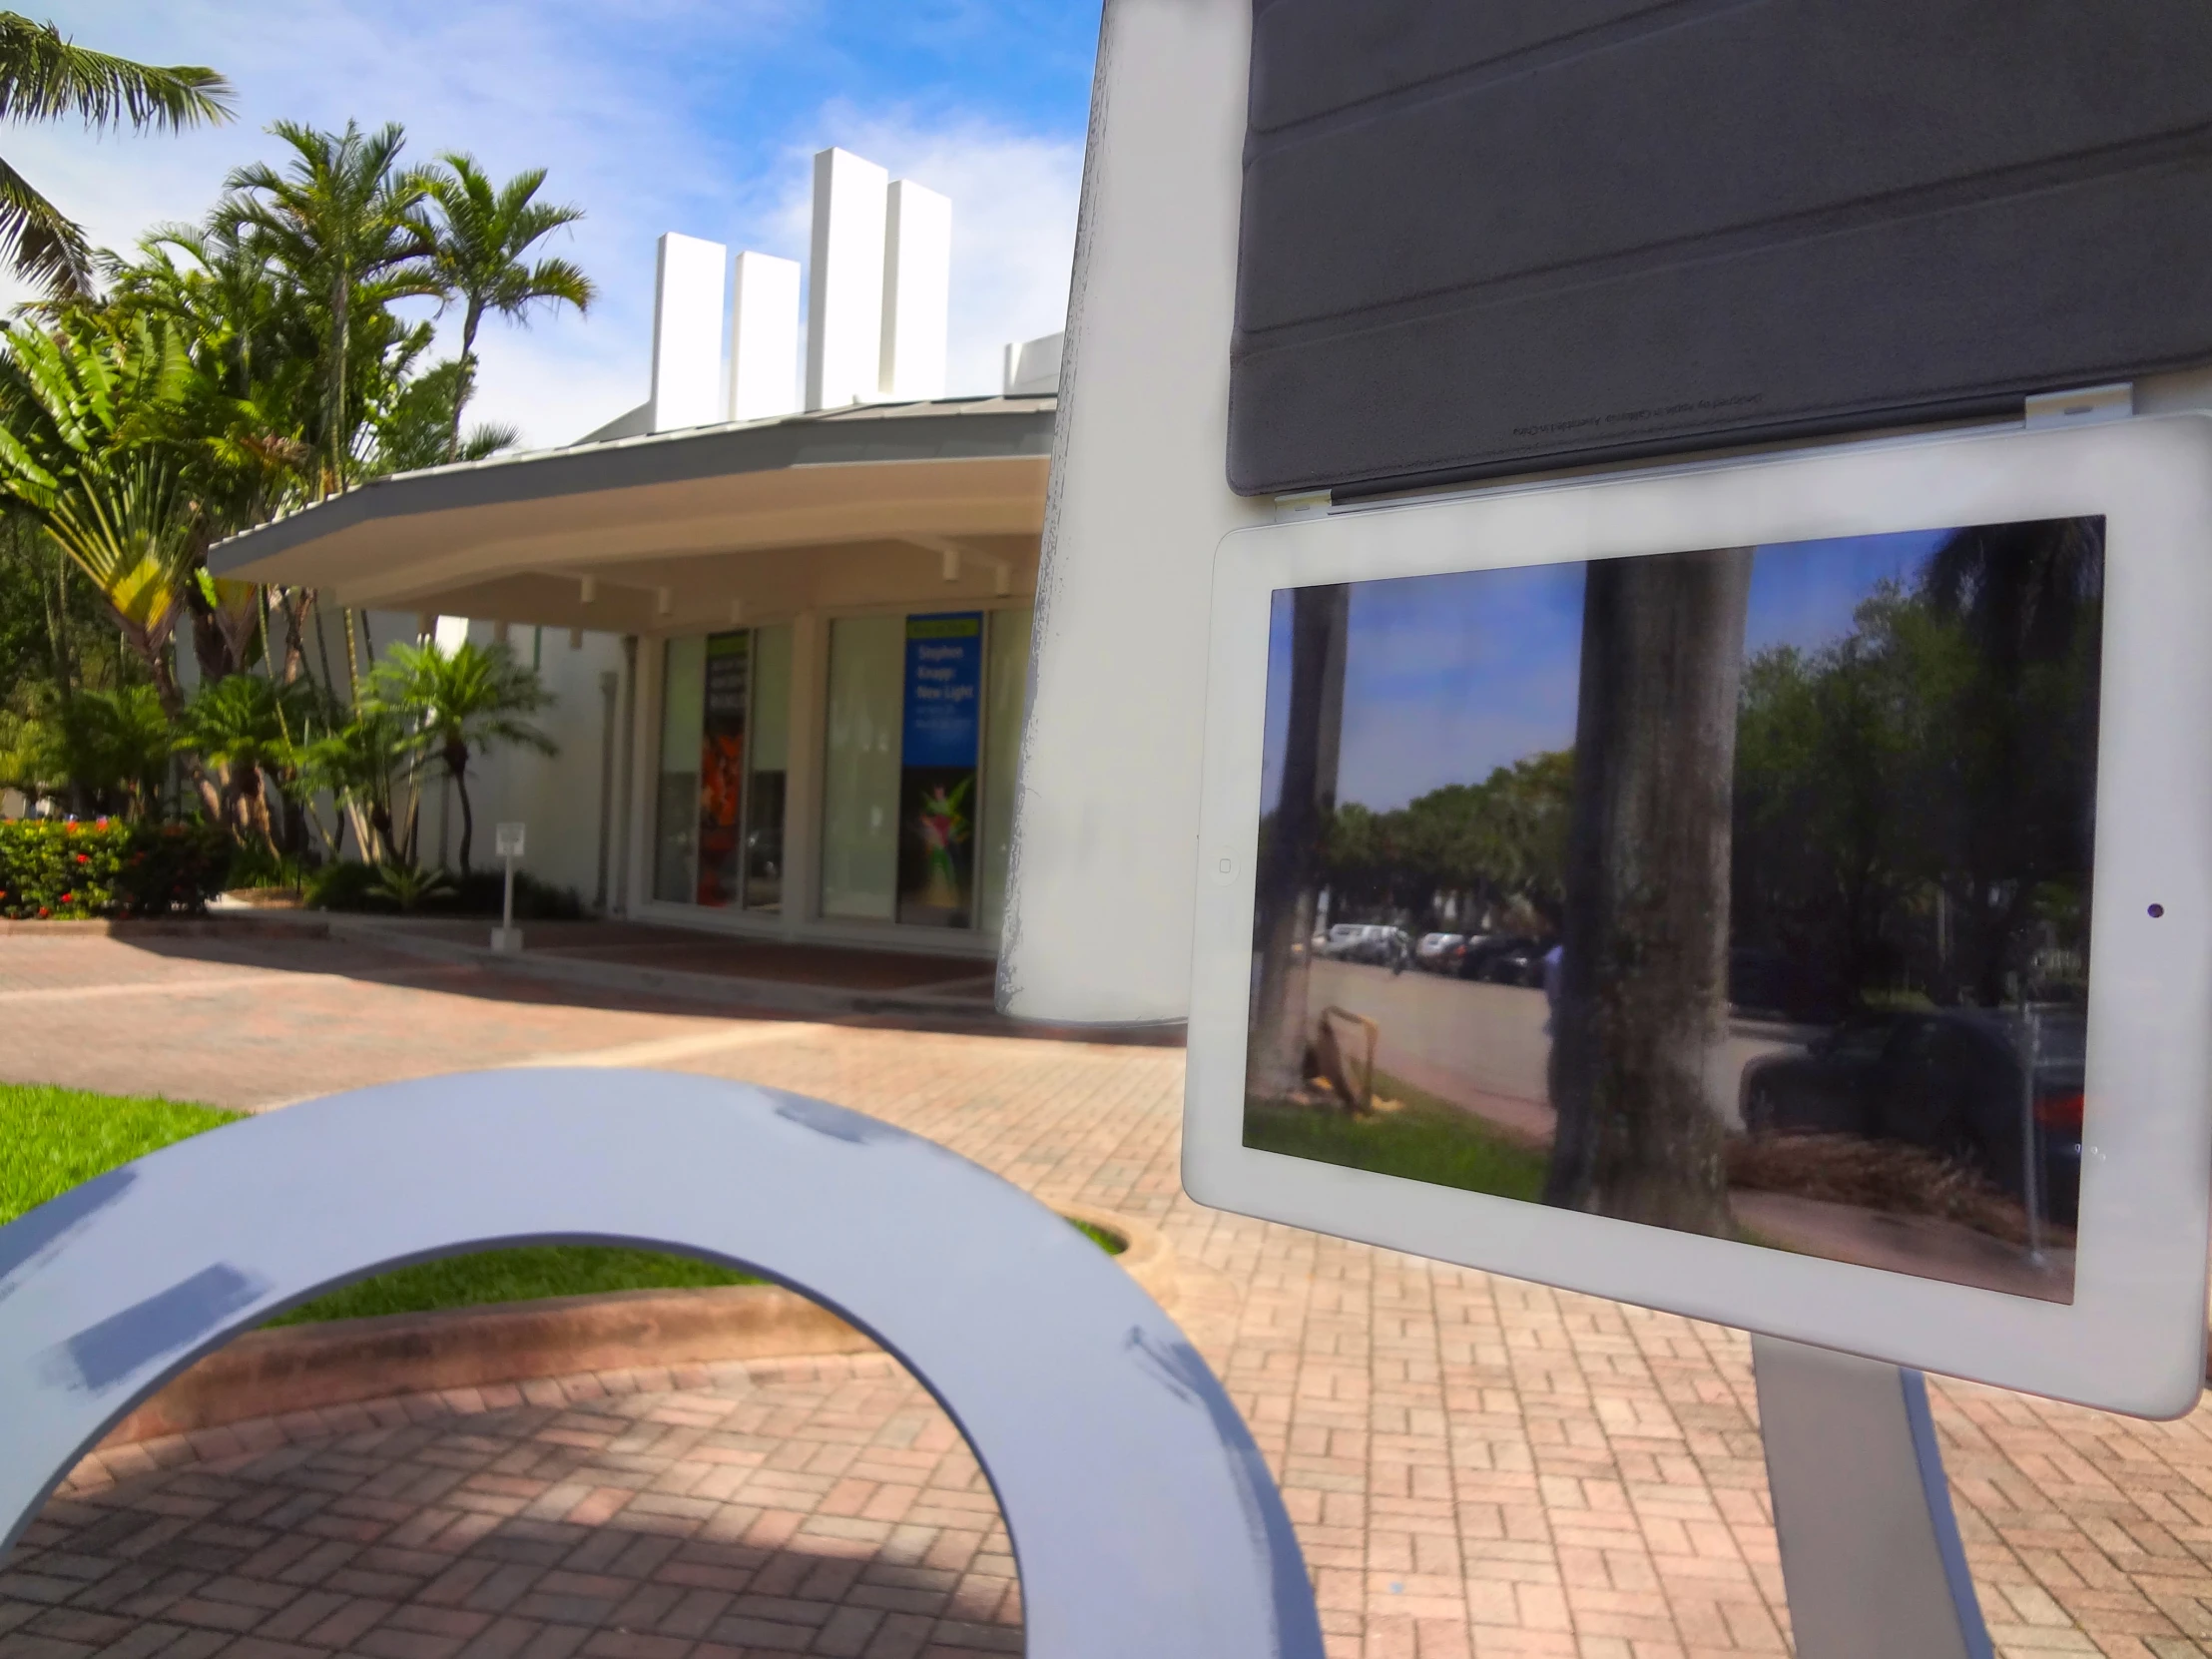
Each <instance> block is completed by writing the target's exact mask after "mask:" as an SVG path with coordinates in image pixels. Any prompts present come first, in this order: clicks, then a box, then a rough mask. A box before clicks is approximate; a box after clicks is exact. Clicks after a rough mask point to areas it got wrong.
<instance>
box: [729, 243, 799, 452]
mask: <svg viewBox="0 0 2212 1659" xmlns="http://www.w3.org/2000/svg"><path fill="white" fill-rule="evenodd" d="M798 409H799V262H798V261H797V260H779V259H777V258H776V257H775V256H774V255H771V254H752V253H747V254H740V255H739V256H738V260H737V275H736V279H735V280H734V281H733V282H732V283H731V287H730V418H731V419H732V420H767V419H769V418H771V417H772V416H775V415H788V414H794V413H796V412H798Z"/></svg>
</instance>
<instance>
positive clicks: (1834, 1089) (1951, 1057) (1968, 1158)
mask: <svg viewBox="0 0 2212 1659" xmlns="http://www.w3.org/2000/svg"><path fill="white" fill-rule="evenodd" d="M2032 1033H2033V1042H2034V1053H2035V1058H2034V1065H2033V1079H2032V1085H2031V1086H2030V1083H2029V1079H2028V1077H2027V1075H2026V1073H2027V1066H2026V1063H2025V1061H2024V1059H2023V1050H2024V1048H2025V1046H2026V1042H2027V1040H2028V1036H2029V1027H2028V1026H2027V1025H2026V1023H2025V1022H2023V1021H2022V1019H2021V1018H2020V1016H2019V1015H2017V1014H2014V1013H2011V1012H2009V1011H2002V1010H1996V1009H1982V1008H1931V1009H1925V1010H1921V1009H1916V1010H1908V1011H1902V1012H1894V1013H1875V1014H1866V1015H1861V1016H1858V1017H1855V1018H1853V1019H1850V1020H1847V1021H1845V1022H1844V1023H1843V1024H1842V1025H1839V1026H1838V1027H1836V1028H1835V1029H1834V1030H1833V1031H1831V1032H1829V1033H1828V1034H1827V1035H1826V1036H1824V1037H1822V1038H1820V1039H1819V1040H1818V1041H1817V1042H1814V1043H1813V1044H1811V1045H1810V1046H1809V1047H1807V1049H1806V1050H1805V1052H1803V1053H1802V1054H1781V1055H1775V1056H1772V1057H1770V1058H1767V1059H1762V1060H1755V1061H1753V1062H1752V1063H1751V1064H1750V1065H1749V1066H1747V1067H1745V1068H1744V1081H1743V1097H1742V1100H1743V1114H1744V1127H1745V1128H1746V1129H1747V1130H1748V1131H1750V1132H1751V1133H1752V1134H1755V1135H1757V1134H1792V1133H1796V1134H1813V1133H1826V1134H1843V1135H1861V1136H1867V1137H1870V1138H1875V1139H1881V1140H1892V1141H1903V1142H1906V1143H1908V1144H1910V1145H1913V1146H1919V1147H1925V1148H1927V1149H1929V1150H1930V1151H1933V1152H1937V1153H1940V1154H1942V1155H1944V1156H1945V1157H1949V1158H1953V1159H1956V1160H1958V1161H1959V1162H1961V1163H1964V1164H1967V1165H1969V1166H1970V1167H1972V1168H1974V1169H1976V1170H1978V1171H1979V1172H1980V1173H1981V1174H1982V1175H1984V1176H1985V1177H1987V1178H1988V1180H1989V1181H1990V1182H1991V1183H1992V1184H1994V1185H1995V1186H1996V1187H1998V1188H1999V1189H2000V1190H2002V1191H2004V1192H2006V1193H2009V1194H2010V1195H2011V1196H2012V1197H2013V1198H2015V1199H2023V1200H2024V1194H2025V1189H2026V1185H2027V1173H2028V1159H2029V1157H2030V1156H2032V1158H2033V1160H2034V1167H2035V1170H2036V1184H2037V1188H2038V1191H2037V1195H2036V1196H2037V1198H2038V1200H2039V1208H2040V1210H2041V1213H2042V1215H2043V1216H2044V1217H2045V1218H2046V1219H2048V1220H2050V1221H2055V1222H2059V1223H2062V1224H2064V1225H2068V1226H2070V1225H2072V1223H2073V1220H2074V1212H2075V1208H2076V1205H2077V1203H2078V1200H2079V1193H2080V1190H2081V1135H2082V1128H2081V1123H2082V1075H2083V1061H2084V1056H2085V1052H2086V1051H2085V1041H2086V1035H2087V1022H2086V1019H2085V1016H2084V1015H2083V1014H2082V1012H2081V1011H2080V1010H2079V1009H2075V1008H2065V1009H2057V1010H2046V1011H2043V1012H2040V1013H2038V1014H2037V1015H2036V1017H2035V1019H2034V1021H2033V1026H2032ZM2030 1135H2032V1137H2033V1141H2032V1147H2030V1145H2029V1143H2028V1140H2027V1137H2028V1136H2030Z"/></svg>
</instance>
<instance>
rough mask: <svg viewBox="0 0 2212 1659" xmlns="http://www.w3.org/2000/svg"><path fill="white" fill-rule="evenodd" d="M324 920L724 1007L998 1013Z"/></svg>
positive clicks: (334, 927)
mask: <svg viewBox="0 0 2212 1659" xmlns="http://www.w3.org/2000/svg"><path fill="white" fill-rule="evenodd" d="M311 925H313V924H312V923H305V922H278V923H276V926H277V927H286V926H290V927H304V926H311ZM324 925H325V926H326V927H327V929H328V932H327V935H326V936H328V937H330V938H333V939H345V940H348V941H350V942H352V943H354V944H368V945H374V946H376V947H378V948H379V949H383V950H391V951H397V952H399V953H400V954H402V955H408V956H418V957H423V958H425V959H427V960H430V961H438V962H452V963H456V964H462V965H466V966H470V967H482V968H489V969H495V970H500V971H505V972H509V973H519V974H526V975H528V976H529V977H531V978H534V979H546V980H551V981H553V982H555V983H557V984H567V985H580V986H584V987H587V988H589V989H591V990H600V991H617V992H629V993H632V994H652V995H658V996H668V997H678V998H681V999H682V1000H684V1001H687V1002H703V1003H708V1004H711V1005H715V1006H720V1007H729V1008H743V1009H749V1010H757V1009H765V1010H769V1011H773V1012H779V1013H795V1014H935V1015H937V1016H939V1017H944V1016H947V1015H951V1016H964V1017H967V1018H971V1019H996V1018H997V1017H998V1015H997V1012H996V1010H995V1009H993V1008H992V1007H991V1005H990V1004H989V1003H988V1002H981V1003H977V1002H972V1001H966V1000H955V999H953V998H950V997H946V996H943V995H941V994H938V995H933V994H932V993H930V992H927V991H847V990H839V989H837V988H836V987H835V986H832V985H805V984H796V983H794V982H792V981H790V980H784V979H741V978H737V977H734V976H732V975H729V974H722V973H691V972H687V971H686V970H684V969H682V968H648V967H637V966H634V965H631V964H629V963H621V962H592V961H579V960H577V959H575V958H572V957H564V956H555V955H548V954H543V953H539V952H533V951H530V950H519V951H509V950H493V949H492V948H491V947H490V946H489V945H488V944H486V945H469V944H457V943H455V942H454V941H453V940H451V939H435V938H425V937H423V936H421V935H420V934H416V933H409V932H407V931H406V930H405V929H403V928H396V927H385V926H381V925H379V924H378V923H377V922H375V921H369V920H362V919H358V918H355V917H351V916H345V915H340V914H335V913H332V914H329V915H328V917H327V919H326V921H325V922H324Z"/></svg>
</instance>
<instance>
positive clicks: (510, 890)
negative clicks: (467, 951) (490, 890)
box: [491, 853, 522, 950]
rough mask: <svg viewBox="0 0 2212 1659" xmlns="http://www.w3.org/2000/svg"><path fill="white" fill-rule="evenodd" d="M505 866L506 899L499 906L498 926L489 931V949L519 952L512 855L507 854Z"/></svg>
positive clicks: (520, 931)
mask: <svg viewBox="0 0 2212 1659" xmlns="http://www.w3.org/2000/svg"><path fill="white" fill-rule="evenodd" d="M506 864H507V892H506V897H505V898H504V899H503V900H502V901H501V904H500V913H499V925H498V926H497V927H494V928H493V929H492V930H491V947H492V949H494V950H520V949H521V948H522V929H521V928H519V927H517V926H516V925H515V860H514V854H512V853H508V854H507V856H506Z"/></svg>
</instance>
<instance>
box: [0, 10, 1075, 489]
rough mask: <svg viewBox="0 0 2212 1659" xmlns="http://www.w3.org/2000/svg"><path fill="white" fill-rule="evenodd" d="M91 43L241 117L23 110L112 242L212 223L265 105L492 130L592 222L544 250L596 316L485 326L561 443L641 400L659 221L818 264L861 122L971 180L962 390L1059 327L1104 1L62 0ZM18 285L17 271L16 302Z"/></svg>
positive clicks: (484, 140)
mask: <svg viewBox="0 0 2212 1659" xmlns="http://www.w3.org/2000/svg"><path fill="white" fill-rule="evenodd" d="M28 9H29V10H30V12H31V14H32V15H33V16H36V17H39V18H41V19H44V18H49V17H50V18H51V19H52V20H53V21H54V23H55V24H56V25H57V26H58V27H59V28H60V29H61V30H62V31H63V32H64V33H65V34H67V35H69V36H71V37H72V38H73V39H75V40H76V41H78V42H79V43H80V44H81V45H84V46H88V47H93V48H96V49H98V50H101V51H107V52H118V53H121V54H123V55H125V56H127V57H133V58H137V59H139V60H141V61H144V62H150V63H160V64H202V65H207V66H209V67H211V68H214V69H217V70H219V71H221V72H222V73H223V74H225V75H226V76H228V77H229V78H230V80H231V82H232V84H233V85H234V86H235V87H236V88H237V91H238V99H237V104H238V112H239V119H238V120H237V121H236V122H235V123H233V124H232V125H230V126H228V127H224V128H218V129H215V130H212V131H202V132H195V133H188V134H184V135H182V136H166V135H150V136H144V137H139V136H131V135H127V134H126V135H109V136H106V137H100V138H94V137H89V136H88V135H87V134H86V133H85V131H84V129H83V128H82V127H78V126H72V125H67V124H56V125H53V126H46V127H19V128H16V129H13V130H12V131H11V132H10V134H9V138H8V152H7V157H8V161H9V163H10V165H12V166H14V167H15V168H16V169H17V170H18V171H19V172H21V173H22V174H23V175H24V176H25V177H26V178H28V179H30V180H31V181H32V183H33V184H35V185H36V186H37V187H38V188H40V189H41V190H43V191H44V192H45V193H46V194H47V195H48V196H49V198H51V199H52V200H53V201H54V202H56V203H57V204H58V205H59V206H60V207H61V208H62V210H63V211H64V212H65V213H68V214H70V215H71V216H72V217H73V218H75V219H77V220H78V221H79V222H81V223H82V224H84V225H85V227H86V228H87V230H88V231H89V232H90V233H91V235H92V237H93V240H94V242H95V243H96V245H99V246H104V247H109V248H116V249H128V248H129V247H131V246H132V245H133V244H134V243H135V242H136V241H137V240H138V238H139V237H140V236H142V235H143V234H145V232H147V231H148V230H149V229H151V228H152V227H153V226H155V225H157V224H160V223H162V222H164V221H175V220H194V219H198V218H199V217H200V216H201V215H202V214H204V213H205V212H206V211H207V209H208V208H209V207H211V206H212V205H213V204H214V202H215V200H216V197H217V195H218V194H219V193H220V191H221V188H222V184H223V179H224V176H225V175H226V174H227V173H228V172H229V171H230V170H231V169H232V168H234V167H237V166H239V165H240V164H241V163H244V162H249V161H255V160H267V161H277V160H279V159H280V157H279V147H278V145H277V141H276V140H275V139H273V138H271V137H269V136H268V134H267V133H266V131H265V129H266V128H267V127H268V125H269V123H270V122H272V121H275V120H277V119H279V118H284V119H289V120H294V121H301V122H305V123H308V124H310V125H313V126H318V127H325V128H339V127H342V126H343V125H344V124H345V122H346V121H347V119H348V118H351V119H355V120H358V121H359V122H360V123H361V124H362V125H363V126H364V127H374V126H378V125H380V124H382V123H384V122H387V121H396V122H399V123H400V124H401V125H402V126H404V127H405V129H406V132H407V139H408V145H407V152H406V157H405V159H406V160H407V161H410V162H427V161H430V160H431V159H432V158H434V157H435V156H436V155H437V154H438V153H439V152H440V151H445V150H465V151H470V152H472V153H474V154H475V155H476V156H477V157H478V158H479V159H480V160H481V161H482V162H483V163H484V164H485V166H486V167H487V168H488V169H489V170H490V171H491V172H492V173H493V174H494V175H495V176H496V177H497V178H500V179H505V178H507V177H508V176H510V175H512V174H514V173H517V172H520V171H521V170H523V169H524V168H529V167H544V168H547V169H548V170H549V172H550V176H549V178H548V179H547V182H546V187H545V191H544V193H543V194H544V196H545V197H546V198H547V199H550V200H553V201H559V202H573V203H575V204H577V205H578V206H580V207H582V208H584V209H585V211H586V213H587V214H588V216H589V217H588V218H587V219H586V220H585V221H584V223H583V224H582V225H580V226H579V227H577V229H576V231H575V232H574V234H573V235H572V236H569V237H567V238H565V239H556V242H555V244H554V245H552V246H551V251H553V252H557V253H560V254H563V255H565V256H567V257H568V258H571V259H574V260H576V261H577V262H578V263H580V264H581V265H582V266H583V267H584V269H585V270H586V271H587V272H588V273H589V274H590V275H591V277H593V278H594V279H595V280H596V281H597V282H598V283H599V285H600V290H601V294H602V299H601V302H600V303H599V304H598V305H597V306H595V307H594V309H593V312H592V314H591V315H590V316H589V317H587V318H582V319H579V318H577V317H576V316H575V315H574V314H573V313H563V314H560V315H558V316H540V317H539V318H538V319H537V320H536V321H534V322H533V323H532V324H531V326H529V327H528V328H515V327H512V326H509V325H508V324H506V323H503V322H495V323H490V324H487V326H486V328H485V330H484V333H483V335H482V336H481V338H480V341H479V350H480V351H481V353H482V355H483V358H484V370H483V376H482V381H481V388H482V389H481V391H480V394H479V396H478V398H477V400H476V401H475V402H474V403H473V404H472V405H471V406H470V414H471V416H472V418H480V419H487V420H504V421H508V422H511V423H512V424H514V425H516V426H518V427H519V428H520V429H521V432H522V436H523V442H524V445H525V446H542V445H546V444H556V443H566V442H569V441H572V440H573V439H575V438H578V437H580V436H582V435H583V434H584V433H585V432H587V431H589V430H591V429H592V428H593V427H595V426H598V425H600V424H601V423H603V422H604V421H607V420H609V419H611V418H613V417H614V416H615V415H617V414H620V413H621V412H622V411H623V410H625V409H628V408H630V407H632V406H634V405H636V404H638V403H641V402H643V401H644V399H645V395H646V390H647V352H648V349H649V347H650V344H651V340H652V331H653V245H654V239H655V238H657V237H658V236H659V235H660V234H661V233H662V232H663V231H681V232H684V233H686V234H687V235H691V236H697V237H705V238H708V239H710V240H712V241H716V242H723V243H727V244H729V245H730V247H731V249H732V251H733V252H736V251H737V250H739V249H745V248H751V249H757V250H759V251H761V252H763V253H768V254H777V255H781V256H783V257H785V258H787V259H796V260H800V261H804V260H805V259H806V257H807V239H808V203H809V194H810V191H811V188H812V172H811V157H812V156H813V154H814V152H815V151H817V150H819V149H822V148H824V147H826V146H829V145H833V144H834V145H841V146H843V147H844V148H845V149H847V150H851V151H854V152H855V153H857V154H859V155H862V156H865V157H866V158H868V159H869V160H870V161H874V162H877V163H880V164H881V165H883V166H884V167H887V168H889V169H890V170H891V174H892V176H893V177H894V178H901V177H902V178H911V179H914V180H915V181H917V182H918V183H920V184H923V185H926V186H928V187H929V188H930V189H932V190H936V191H941V192H942V193H944V194H945V195H946V196H949V197H950V198H951V199H952V214H953V220H952V223H953V250H952V335H951V376H950V378H951V387H950V389H951V390H952V391H953V392H955V393H959V392H978V391H995V390H997V389H998V385H999V348H1000V346H1001V345H1002V344H1003V343H1004V342H1005V341H1007V340H1014V339H1029V338H1034V337H1035V336H1036V335H1039V334H1045V333H1050V332H1051V331H1052V330H1054V329H1056V328H1058V327H1060V326H1061V323H1062V321H1063V319H1064V317H1065V314H1066V308H1067V287H1068V271H1069V265H1070V261H1071V259H1072V255H1073V249H1074V244H1075V209H1076V198H1077V194H1078V190H1079V187H1080V183H1081V173H1082V159H1083V136H1084V131H1085V128H1086V126H1087V124H1088V121H1089V113H1090V85H1091V68H1092V62H1093V58H1094V55H1095V52H1096V49H1097V37H1098V16H1099V3H1098V0H469V3H468V4H463V5H455V4H451V3H450V0H284V3H283V4H281V5H269V4H265V3H259V0H158V3H155V0H60V4H59V5H58V6H57V7H56V8H54V9H51V10H41V9H39V8H36V7H33V8H28ZM21 297H23V293H22V291H21V290H20V288H15V289H10V290H9V291H6V292H4V293H0V301H4V302H12V301H14V300H16V299H18V298H21Z"/></svg>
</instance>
